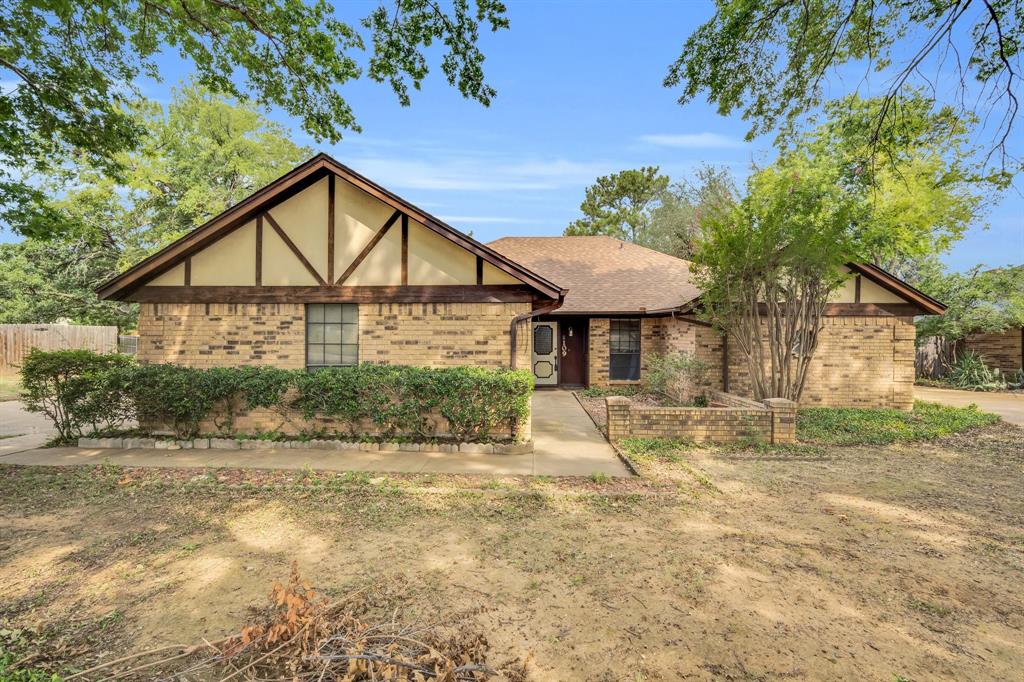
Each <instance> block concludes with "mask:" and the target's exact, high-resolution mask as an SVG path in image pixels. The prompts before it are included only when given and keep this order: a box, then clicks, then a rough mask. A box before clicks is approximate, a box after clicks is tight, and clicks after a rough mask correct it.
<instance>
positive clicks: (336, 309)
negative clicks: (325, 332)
mask: <svg viewBox="0 0 1024 682" xmlns="http://www.w3.org/2000/svg"><path fill="white" fill-rule="evenodd" d="M324 322H341V306H340V305H337V304H334V303H332V304H328V305H325V306H324Z"/></svg>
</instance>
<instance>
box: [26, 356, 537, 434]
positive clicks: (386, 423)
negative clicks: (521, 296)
mask: <svg viewBox="0 0 1024 682" xmlns="http://www.w3.org/2000/svg"><path fill="white" fill-rule="evenodd" d="M26 367H27V374H25V375H24V379H23V380H24V381H25V382H26V394H27V395H28V396H29V398H30V399H29V400H28V401H27V405H28V407H29V409H33V410H34V411H43V412H45V413H46V414H47V415H48V416H50V417H51V419H53V420H54V421H55V423H57V425H58V430H59V432H60V434H61V436H62V438H64V439H66V440H67V439H72V438H75V437H77V436H80V435H84V432H83V427H84V426H90V427H91V428H92V431H90V432H89V433H95V432H100V431H105V430H110V429H113V428H115V427H116V426H118V425H119V424H121V423H124V422H125V421H129V420H133V419H134V420H137V421H138V422H139V423H140V424H142V425H143V426H145V427H147V428H169V429H171V430H172V431H173V432H174V436H175V438H178V439H189V438H194V437H195V436H197V435H198V434H199V431H200V427H201V424H202V422H203V421H205V420H207V419H210V420H212V421H213V422H214V424H215V425H216V427H217V428H218V430H219V431H220V433H221V435H233V434H234V422H235V418H236V417H237V416H238V415H239V414H240V413H242V412H243V411H247V410H253V409H256V408H267V409H271V410H276V411H278V412H280V413H281V414H282V420H283V419H284V414H285V413H286V412H287V411H289V410H297V411H298V412H299V413H300V414H301V416H302V418H303V419H306V420H312V419H317V418H324V419H330V420H336V421H338V422H340V423H341V424H343V425H344V426H345V428H346V429H347V432H348V434H349V435H351V436H352V437H356V438H360V437H363V436H365V435H367V434H368V431H369V429H370V428H372V430H373V431H374V432H375V433H376V434H377V435H380V436H383V437H385V438H391V437H393V436H396V435H398V436H401V437H412V438H417V439H426V438H429V437H431V436H433V435H434V429H435V422H436V417H437V416H438V415H439V416H441V417H443V418H444V419H446V420H447V421H448V426H449V432H450V434H451V435H452V436H453V437H454V438H456V439H458V440H460V441H467V442H473V441H480V440H486V439H487V438H488V437H489V434H490V432H492V431H498V430H501V429H503V428H506V427H507V428H509V429H510V430H511V431H512V432H513V433H516V432H518V431H519V430H520V428H521V427H522V425H523V422H524V420H525V419H526V418H527V416H528V415H529V410H530V395H531V393H532V392H533V376H532V375H531V374H530V373H529V372H528V371H525V370H506V369H495V370H491V369H482V368H476V367H446V368H425V367H406V366H396V365H357V366H353V367H336V368H325V369H322V370H318V371H315V372H306V371H305V370H285V369H277V368H274V367H214V368H209V369H199V368H193V367H182V366H179V365H158V364H154V365H143V366H135V365H134V364H133V363H132V362H131V360H130V359H129V358H126V357H125V356H117V355H115V356H100V355H96V354H94V353H90V352H89V351H58V352H55V353H45V352H42V351H33V353H32V354H31V355H30V356H29V358H28V360H27V361H26ZM278 436H279V434H276V433H270V434H263V437H266V438H268V439H273V438H277V437H278Z"/></svg>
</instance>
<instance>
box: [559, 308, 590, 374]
mask: <svg viewBox="0 0 1024 682" xmlns="http://www.w3.org/2000/svg"><path fill="white" fill-rule="evenodd" d="M558 331H559V334H560V336H561V341H560V343H559V344H558V346H559V348H558V353H559V356H560V357H559V359H560V360H561V362H560V364H559V366H558V379H559V383H560V384H561V385H562V386H583V385H585V384H586V382H587V377H586V372H587V362H586V360H587V358H586V353H587V320H586V319H581V320H572V319H565V320H562V322H561V324H560V325H559V329H558Z"/></svg>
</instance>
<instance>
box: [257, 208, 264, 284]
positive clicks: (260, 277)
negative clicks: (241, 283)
mask: <svg viewBox="0 0 1024 682" xmlns="http://www.w3.org/2000/svg"><path fill="white" fill-rule="evenodd" d="M256 286H258V287H261V286H263V215H262V214H261V215H258V216H256Z"/></svg>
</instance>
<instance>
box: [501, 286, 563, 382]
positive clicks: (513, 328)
mask: <svg viewBox="0 0 1024 682" xmlns="http://www.w3.org/2000/svg"><path fill="white" fill-rule="evenodd" d="M563 301H565V292H564V291H561V292H559V294H558V300H557V301H555V302H554V303H549V304H548V305H545V306H541V307H540V308H535V309H533V310H531V311H529V312H526V313H521V314H519V315H516V316H515V317H513V318H512V323H511V324H510V325H509V334H510V337H511V344H510V345H511V352H512V357H511V358H509V367H511V368H512V369H515V368H516V346H517V343H516V341H517V339H518V334H517V333H516V332H517V330H518V328H519V324H520V323H521V322H525V321H527V320H529V319H531V318H534V317H537V316H538V315H543V314H545V313H550V312H551V311H552V310H556V309H558V308H561V307H562V302H563Z"/></svg>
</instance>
